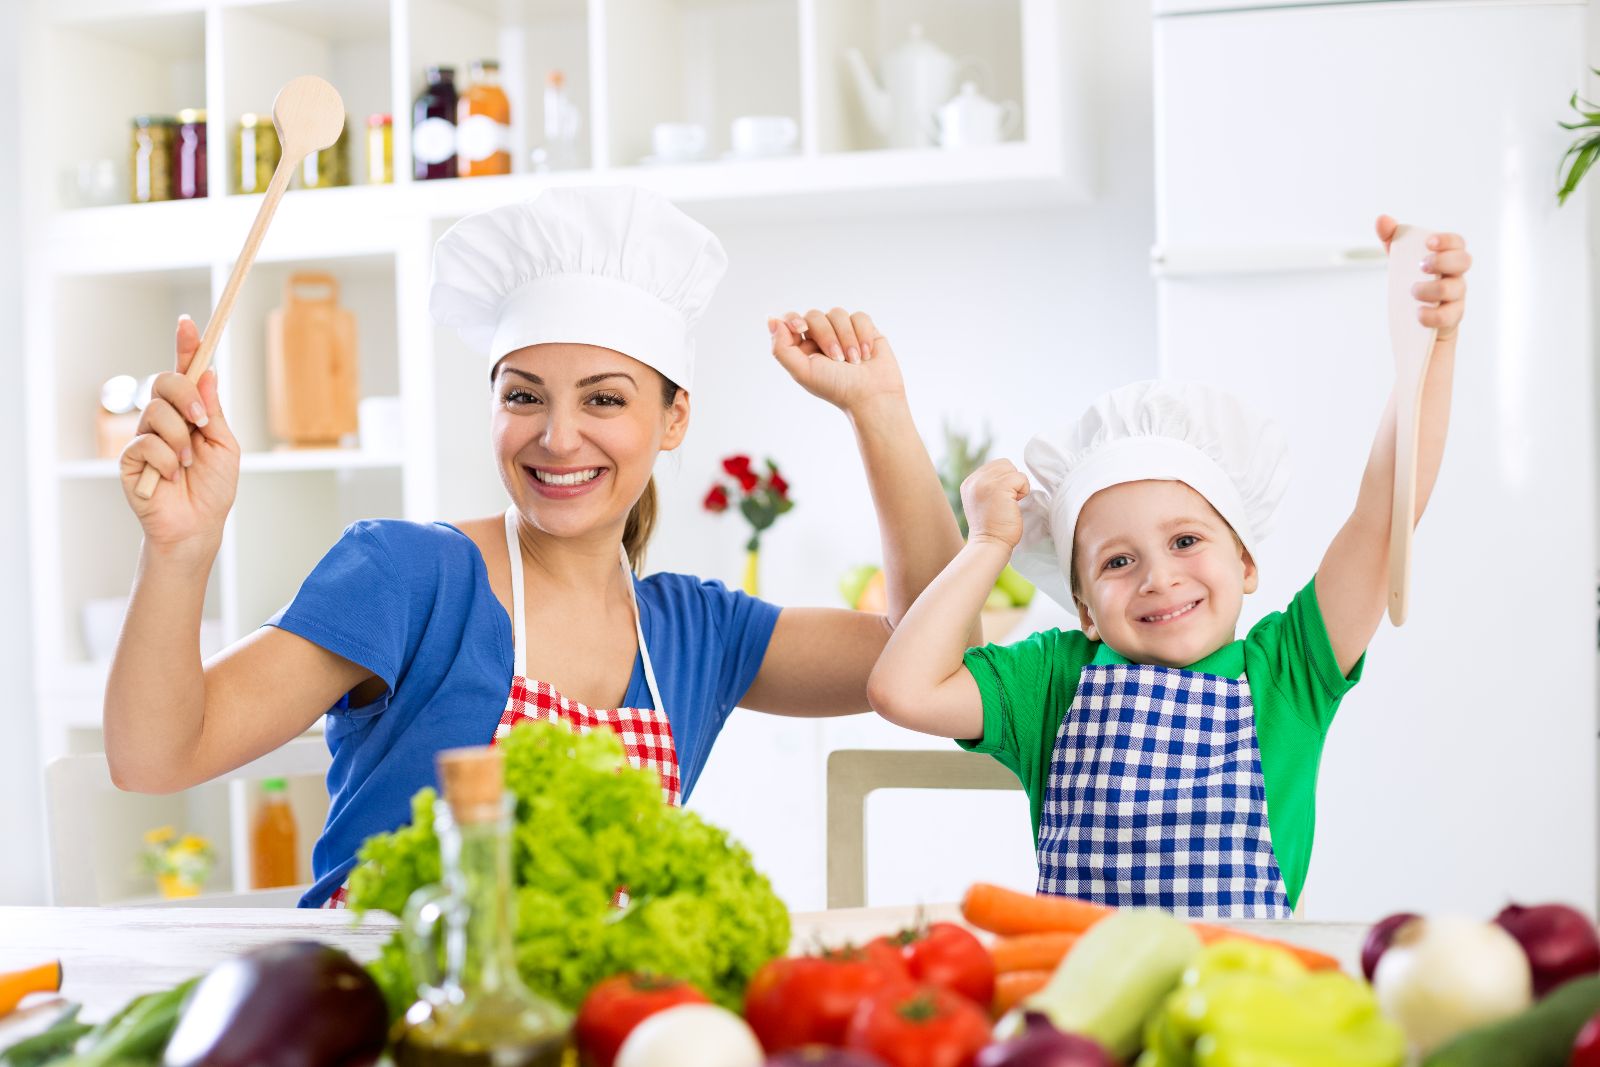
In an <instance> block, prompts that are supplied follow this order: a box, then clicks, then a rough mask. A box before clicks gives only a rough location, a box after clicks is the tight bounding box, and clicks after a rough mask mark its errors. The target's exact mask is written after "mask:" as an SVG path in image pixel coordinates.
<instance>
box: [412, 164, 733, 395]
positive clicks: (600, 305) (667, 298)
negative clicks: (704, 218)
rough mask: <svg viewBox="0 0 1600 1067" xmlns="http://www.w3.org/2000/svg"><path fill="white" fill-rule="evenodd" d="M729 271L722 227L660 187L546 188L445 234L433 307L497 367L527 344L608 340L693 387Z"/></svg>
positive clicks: (436, 262) (438, 250)
mask: <svg viewBox="0 0 1600 1067" xmlns="http://www.w3.org/2000/svg"><path fill="white" fill-rule="evenodd" d="M727 268H728V256H727V253H726V252H724V251H723V250H722V244H721V242H719V241H718V240H717V238H716V235H715V234H713V233H712V232H711V231H710V230H708V229H706V228H705V227H704V226H702V225H700V223H698V222H696V221H694V220H693V219H691V218H690V217H689V216H687V215H685V214H684V213H683V212H682V211H680V210H679V209H678V208H677V207H675V206H674V205H673V204H672V203H671V202H670V201H668V200H667V199H666V198H665V197H663V196H661V195H659V194H657V193H653V192H650V191H648V190H645V189H638V188H633V187H628V186H613V187H600V188H582V189H579V188H574V189H545V190H543V191H542V192H540V193H538V194H537V195H536V196H534V197H532V198H531V199H529V200H525V201H522V202H520V203H515V204H507V205H505V206H504V207H497V208H493V209H491V210H488V211H481V212H479V213H478V214H476V215H469V216H468V217H466V218H464V219H462V220H461V221H460V222H458V223H456V224H455V225H454V226H452V227H450V229H449V230H448V231H446V233H445V235H444V236H443V237H441V238H439V242H438V244H436V245H435V246H434V249H433V283H432V290H431V292H430V294H429V297H428V309H429V310H430V311H431V312H432V314H433V320H434V322H436V323H438V324H439V325H441V326H450V327H453V328H454V329H455V330H456V332H457V333H459V334H460V335H461V339H462V340H463V341H465V342H466V343H467V344H468V345H470V346H472V348H474V349H476V350H478V351H481V352H484V353H486V354H487V355H488V356H489V359H490V362H491V365H492V364H493V363H497V362H499V360H500V358H501V357H502V356H504V355H506V354H507V353H509V352H514V351H516V350H517V349H519V348H526V347H527V346H528V345H536V344H543V343H546V342H553V341H564V342H569V343H576V344H590V345H599V346H601V347H603V348H610V349H614V350H615V351H618V352H621V353H623V354H624V355H628V356H632V357H633V358H634V359H637V360H638V361H639V362H641V363H644V364H646V365H648V366H651V367H654V368H655V369H656V370H658V371H660V372H661V373H662V374H663V375H664V376H665V377H666V378H667V379H668V380H670V381H672V382H675V383H676V384H678V385H680V386H682V387H683V388H685V389H688V388H690V387H691V384H692V380H693V378H694V342H693V339H692V336H691V334H692V331H693V328H694V325H695V323H696V322H697V321H698V320H699V318H700V315H701V313H702V312H703V311H705V307H706V304H707V303H709V302H710V300H711V294H712V293H714V292H715V291H716V288H717V282H719V281H720V280H721V279H722V275H723V273H724V272H725V271H726V270H727Z"/></svg>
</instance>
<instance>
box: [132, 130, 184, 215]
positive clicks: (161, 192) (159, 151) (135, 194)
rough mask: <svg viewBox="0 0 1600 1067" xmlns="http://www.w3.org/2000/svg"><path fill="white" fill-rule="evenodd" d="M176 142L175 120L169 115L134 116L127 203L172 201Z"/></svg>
mask: <svg viewBox="0 0 1600 1067" xmlns="http://www.w3.org/2000/svg"><path fill="white" fill-rule="evenodd" d="M177 142H178V120H177V119H175V118H173V117H172V116H170V115H135V116H134V119H133V146H132V148H133V150H132V152H131V159H132V167H131V170H132V176H133V181H132V184H131V188H132V195H131V196H130V197H129V199H130V200H132V201H133V203H135V204H149V203H152V202H154V201H157V200H171V199H172V192H173V185H172V164H173V155H174V152H175V150H176V148H177Z"/></svg>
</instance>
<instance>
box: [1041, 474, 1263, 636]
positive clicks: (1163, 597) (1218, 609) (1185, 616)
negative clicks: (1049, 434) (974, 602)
mask: <svg viewBox="0 0 1600 1067" xmlns="http://www.w3.org/2000/svg"><path fill="white" fill-rule="evenodd" d="M1073 546H1074V547H1073V560H1072V566H1073V578H1074V581H1073V583H1072V585H1073V595H1074V597H1075V598H1076V600H1077V604H1078V613H1079V616H1080V617H1081V618H1082V619H1083V630H1084V633H1086V634H1087V635H1088V636H1089V637H1091V638H1094V639H1096V640H1100V641H1104V642H1105V643H1106V644H1108V645H1110V646H1111V647H1112V648H1113V649H1115V650H1116V651H1117V652H1119V653H1121V654H1122V655H1123V656H1124V657H1126V658H1127V659H1129V660H1132V661H1133V662H1135V663H1150V664H1155V665H1156V666H1161V667H1187V666H1188V665H1189V664H1191V663H1194V662H1196V661H1198V660H1201V659H1204V658H1205V657H1206V656H1209V655H1210V654H1211V653H1213V652H1215V651H1216V650H1217V649H1219V648H1222V647H1223V646H1224V645H1226V644H1228V643H1229V642H1231V641H1232V640H1233V637H1234V631H1235V630H1236V629H1237V627H1238V624H1239V612H1240V609H1241V608H1242V607H1243V606H1244V596H1245V594H1246V593H1253V592H1255V589H1256V565H1255V561H1254V560H1252V559H1251V558H1250V554H1249V553H1248V552H1246V551H1245V550H1244V548H1243V546H1242V545H1240V543H1239V540H1238V538H1237V537H1236V536H1235V535H1234V532H1233V528H1232V527H1230V526H1229V525H1228V523H1227V522H1226V521H1224V520H1223V518H1222V516H1220V515H1218V514H1217V511H1216V509H1215V508H1213V507H1212V506H1211V504H1210V502H1209V501H1207V500H1206V498H1205V497H1203V496H1201V495H1200V494H1199V493H1197V492H1195V491H1194V490H1193V489H1191V488H1189V487H1188V486H1187V485H1185V484H1184V483H1182V482H1170V481H1143V482H1124V483H1123V484H1121V485H1114V486H1111V487H1110V488H1109V489H1102V490H1100V492H1098V493H1096V494H1095V495H1094V496H1092V497H1090V498H1089V500H1088V502H1087V503H1086V504H1084V506H1083V510H1082V511H1081V512H1079V513H1078V525H1077V530H1076V532H1075V535H1074V538H1073Z"/></svg>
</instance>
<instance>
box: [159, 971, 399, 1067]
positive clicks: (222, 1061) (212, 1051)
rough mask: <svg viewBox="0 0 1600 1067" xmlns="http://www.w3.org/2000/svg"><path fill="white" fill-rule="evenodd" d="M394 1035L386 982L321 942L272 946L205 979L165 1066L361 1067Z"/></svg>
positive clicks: (183, 1018) (181, 1022)
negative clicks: (384, 987) (382, 987)
mask: <svg viewBox="0 0 1600 1067" xmlns="http://www.w3.org/2000/svg"><path fill="white" fill-rule="evenodd" d="M388 1033H389V1008H388V1006H387V1005H386V1004H385V1003H384V999H383V994H382V993H381V992H380V991H379V989H378V984H377V983H376V982H374V981H373V980H372V976H371V975H369V974H367V972H366V971H365V970H363V969H362V968H361V967H360V966H359V965H358V964H357V963H356V962H355V961H354V960H352V959H351V958H350V957H349V956H347V955H345V954H344V953H343V952H341V951H339V950H338V949H336V948H332V947H330V946H328V945H323V944H319V943H318V942H315V941H286V942H283V943H281V944H276V945H268V946H267V947H265V948H259V949H256V950H255V951H254V952H248V953H246V954H244V955H243V956H237V957H235V958H233V959H231V960H228V961H226V962H224V963H221V964H218V965H217V966H216V967H215V968H214V969H212V971H211V973H209V974H207V975H206V976H205V977H204V978H202V979H201V980H200V984H199V985H197V986H196V987H195V989H194V993H193V995H192V996H191V997H190V998H189V1003H188V1004H187V1005H185V1006H184V1009H183V1014H182V1016H181V1017H180V1018H179V1019H178V1027H177V1029H176V1030H174V1031H173V1033H172V1040H171V1041H169V1042H168V1043H167V1051H166V1054H165V1056H164V1057H163V1059H162V1063H163V1065H164V1067H358V1065H365V1064H371V1063H373V1062H375V1061H376V1060H377V1058H378V1055H379V1054H380V1053H381V1052H382V1051H383V1046H384V1042H385V1041H386V1040H387V1038H388Z"/></svg>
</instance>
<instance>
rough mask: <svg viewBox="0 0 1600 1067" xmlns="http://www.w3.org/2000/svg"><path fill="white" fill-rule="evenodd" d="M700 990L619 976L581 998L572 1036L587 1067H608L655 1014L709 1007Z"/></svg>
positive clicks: (653, 979)
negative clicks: (691, 1006) (685, 1006)
mask: <svg viewBox="0 0 1600 1067" xmlns="http://www.w3.org/2000/svg"><path fill="white" fill-rule="evenodd" d="M709 1003H710V1001H709V1000H708V999H707V998H706V996H705V994H703V993H701V992H700V990H698V989H696V988H695V987H694V986H692V985H690V984H689V983H688V982H684V981H680V980H679V979H676V978H658V977H656V976H654V975H647V974H619V975H615V976H614V977H611V978H607V979H606V980H605V981H603V982H601V983H600V984H599V985H597V986H595V987H594V988H593V989H591V990H589V995H588V996H586V997H584V998H583V1004H582V1005H581V1006H580V1007H579V1008H578V1018H577V1020H576V1022H575V1023H574V1024H573V1035H574V1036H575V1037H576V1038H577V1041H578V1054H579V1056H581V1057H582V1059H583V1062H584V1064H585V1065H586V1067H611V1061H612V1060H615V1059H616V1058H617V1051H618V1050H619V1049H621V1048H622V1043H623V1042H624V1041H625V1040H627V1038H628V1035H629V1034H631V1033H632V1032H633V1028H634V1027H635V1026H638V1025H639V1024H640V1023H641V1022H643V1021H644V1020H645V1019H647V1018H649V1017H650V1016H652V1015H654V1014H655V1013H656V1012H658V1011H664V1010H665V1009H667V1008H671V1007H676V1006H677V1005H679V1004H709Z"/></svg>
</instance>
